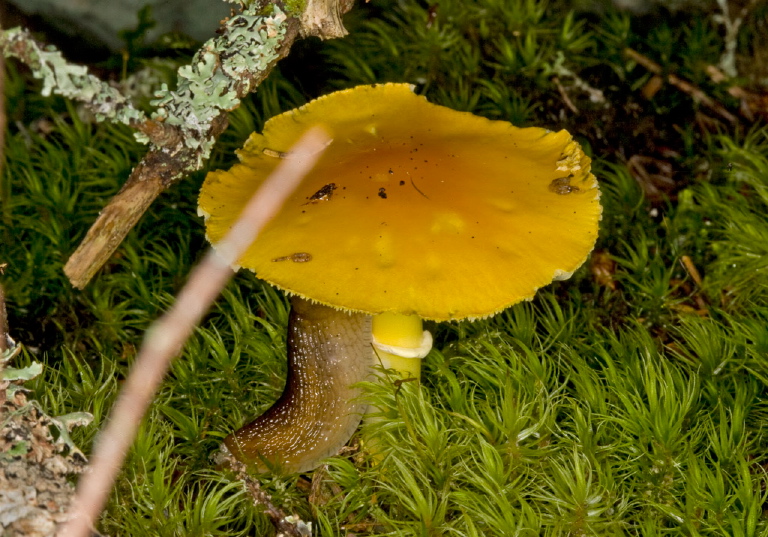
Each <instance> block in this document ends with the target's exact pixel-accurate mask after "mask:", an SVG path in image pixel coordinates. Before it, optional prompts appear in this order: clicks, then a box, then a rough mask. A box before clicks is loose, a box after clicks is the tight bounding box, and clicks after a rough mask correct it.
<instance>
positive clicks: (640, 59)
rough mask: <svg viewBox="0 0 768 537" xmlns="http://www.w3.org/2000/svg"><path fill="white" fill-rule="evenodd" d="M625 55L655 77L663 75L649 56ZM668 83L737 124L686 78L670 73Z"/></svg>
mask: <svg viewBox="0 0 768 537" xmlns="http://www.w3.org/2000/svg"><path fill="white" fill-rule="evenodd" d="M624 54H625V55H626V56H628V57H629V58H631V59H632V60H634V61H636V62H637V63H639V64H640V65H642V66H643V67H645V68H646V69H648V70H649V71H650V72H652V73H653V74H655V75H659V76H661V75H663V74H664V69H663V68H662V67H661V65H659V64H658V63H656V62H654V61H653V60H651V59H650V58H648V57H647V56H643V55H642V54H640V53H639V52H637V51H636V50H633V49H631V48H625V49H624ZM667 81H668V82H669V83H670V84H672V85H673V86H675V87H676V88H677V89H679V90H680V91H682V92H684V93H686V94H687V95H689V96H690V97H692V98H693V100H695V101H698V102H700V103H701V104H703V105H704V106H706V107H707V108H709V109H711V110H712V111H713V112H715V113H716V114H717V115H719V116H720V117H722V118H723V119H725V120H726V121H728V122H729V123H736V122H737V121H738V119H737V118H736V116H734V115H733V114H731V113H730V112H729V111H728V110H726V109H725V107H724V106H723V105H722V104H720V103H719V102H717V101H715V100H714V99H712V98H711V97H710V96H709V95H707V94H706V93H704V91H703V90H702V89H701V88H699V87H697V86H694V85H693V84H692V83H690V82H688V81H687V80H685V79H684V78H681V77H679V76H677V75H675V74H672V73H669V74H668V75H667Z"/></svg>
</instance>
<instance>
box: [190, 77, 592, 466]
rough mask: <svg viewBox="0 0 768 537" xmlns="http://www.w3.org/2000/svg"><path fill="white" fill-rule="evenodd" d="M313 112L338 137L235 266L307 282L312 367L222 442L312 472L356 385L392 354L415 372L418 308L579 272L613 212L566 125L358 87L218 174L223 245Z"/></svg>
mask: <svg viewBox="0 0 768 537" xmlns="http://www.w3.org/2000/svg"><path fill="white" fill-rule="evenodd" d="M317 124H321V125H322V126H323V127H324V128H325V129H326V130H327V131H328V132H329V133H330V135H331V138H332V141H331V143H330V145H329V146H328V147H327V148H326V150H325V152H324V154H323V155H322V156H321V157H320V160H319V162H318V164H317V165H316V167H315V168H314V170H313V171H312V172H311V173H310V174H308V175H307V177H306V178H305V180H304V181H303V182H302V183H301V185H300V186H299V187H298V188H297V190H296V191H295V192H294V194H293V196H292V197H290V198H289V199H288V201H287V202H286V203H285V205H284V206H283V209H282V210H281V211H280V213H278V214H277V215H276V216H275V218H274V219H273V220H272V221H271V222H270V223H269V224H268V225H267V226H266V227H265V229H264V230H263V232H262V233H261V235H260V236H259V238H258V239H257V240H256V242H255V243H254V244H253V245H252V246H251V248H250V249H249V250H248V251H247V253H246V254H245V255H244V256H243V257H242V258H241V259H240V263H239V264H240V266H242V267H245V268H249V269H251V270H253V271H254V272H255V273H256V275H257V276H258V277H259V278H262V279H264V280H266V281H267V282H269V283H271V284H273V285H275V286H277V287H280V288H281V289H284V290H285V291H287V292H288V293H289V294H291V295H294V299H293V301H292V304H293V309H294V313H293V314H292V315H293V316H294V317H293V318H292V321H291V325H290V326H289V331H290V334H289V362H291V363H290V367H291V368H298V369H294V370H293V371H291V372H290V373H289V378H288V382H287V383H286V389H285V392H284V393H283V396H282V397H281V398H280V400H279V401H278V402H277V403H276V404H275V406H274V407H272V408H271V409H270V410H269V411H267V413H265V414H264V415H263V416H261V417H259V418H257V420H256V421H254V422H253V423H251V424H249V425H247V426H245V427H243V428H242V429H240V430H239V431H237V432H235V433H234V434H233V435H231V436H230V437H228V439H227V440H226V441H225V443H226V445H227V446H228V448H229V449H230V450H231V451H232V452H233V454H234V455H235V456H237V457H238V458H240V459H243V460H246V461H249V462H254V463H257V464H261V466H262V467H270V466H272V465H274V466H275V467H277V468H280V469H281V470H283V471H306V470H309V469H312V468H314V467H315V466H317V465H318V464H319V462H320V460H321V459H322V458H324V457H327V456H330V455H333V454H334V453H335V452H336V451H337V450H338V449H339V448H340V447H342V446H343V444H344V443H346V441H347V440H348V439H349V436H351V434H352V433H353V432H354V429H355V428H356V427H357V425H358V423H359V420H360V416H361V414H362V412H364V408H361V407H360V405H359V404H358V405H355V404H354V403H349V399H350V398H354V395H355V392H354V390H352V389H351V388H349V386H350V384H352V383H354V382H357V381H359V380H363V379H364V378H365V377H366V376H367V375H368V373H369V371H370V368H371V366H372V365H373V364H374V363H378V361H379V359H382V360H384V362H383V363H384V365H385V366H387V367H393V368H395V369H398V370H400V371H401V372H402V373H403V374H404V375H406V376H408V375H410V376H416V377H418V375H419V371H420V367H421V366H420V359H421V358H423V357H424V356H425V355H426V354H427V352H429V349H430V347H431V337H430V336H429V334H428V333H425V332H423V329H422V325H421V320H422V319H430V320H436V321H443V320H457V319H477V318H482V317H487V316H490V315H493V314H495V313H497V312H499V311H501V310H503V309H504V308H506V307H508V306H510V305H512V304H515V303H517V302H520V301H521V300H526V299H531V298H532V297H533V296H534V294H535V292H536V290H537V289H538V288H540V287H542V286H544V285H547V284H549V283H550V282H552V281H553V280H557V279H566V278H568V277H570V275H571V274H572V273H573V271H575V270H576V269H577V268H578V267H579V266H580V265H581V264H582V263H583V262H584V261H585V260H586V258H587V256H588V255H589V252H590V251H591V250H592V248H593V247H594V244H595V241H596V239H597V230H598V222H599V220H600V215H601V211H602V208H601V206H600V201H599V200H600V192H599V189H598V185H597V181H596V179H595V177H594V175H592V174H591V173H590V162H591V161H590V159H589V157H587V156H586V155H584V153H583V151H582V150H581V148H580V147H579V145H578V144H577V143H576V142H575V141H574V140H573V139H572V137H571V135H570V134H569V133H568V132H566V131H560V132H550V131H547V130H545V129H542V128H525V129H521V128H517V127H514V126H513V125H511V124H510V123H507V122H502V121H491V120H488V119H485V118H482V117H478V116H474V115H472V114H469V113H465V112H457V111H455V110H451V109H449V108H445V107H442V106H438V105H434V104H431V103H429V102H428V101H427V100H426V99H425V98H424V97H421V96H418V95H416V94H414V93H413V91H412V87H411V86H409V85H407V84H383V85H374V86H359V87H356V88H353V89H349V90H344V91H340V92H336V93H332V94H330V95H327V96H324V97H321V98H319V99H316V100H314V101H312V102H310V103H308V104H306V105H305V106H302V107H301V108H298V109H295V110H292V111H290V112H286V113H284V114H281V115H279V116H276V117H274V118H272V119H270V120H269V121H268V122H267V123H266V124H265V126H264V132H263V134H253V135H251V137H250V138H249V140H248V141H247V142H246V144H245V147H244V148H243V149H242V150H241V151H239V152H238V157H239V158H240V163H239V164H236V165H235V166H233V167H232V168H231V169H230V170H229V171H215V172H211V173H210V174H209V175H208V177H207V178H206V180H205V184H204V185H203V189H202V191H201V194H200V208H199V212H200V214H201V215H203V216H204V217H205V220H206V234H207V237H208V239H209V240H210V241H211V243H212V244H214V246H215V244H216V243H217V242H218V241H219V240H220V239H221V238H222V237H223V236H224V234H225V233H226V232H227V230H228V229H229V228H230V227H231V226H232V224H233V223H234V221H235V220H236V219H237V216H238V214H239V213H240V211H241V210H242V208H243V206H244V204H245V202H246V201H247V200H248V199H249V198H250V196H251V194H252V193H253V192H254V191H255V190H256V188H257V187H258V186H259V185H260V184H261V182H262V181H263V180H264V179H265V178H266V177H267V176H268V175H269V174H270V172H272V170H273V169H274V168H275V167H276V166H277V164H278V162H279V160H280V159H281V158H292V157H291V154H290V153H287V151H288V148H290V147H291V146H292V145H293V144H294V143H295V142H296V140H298V138H299V137H300V136H301V134H302V133H303V132H304V131H305V130H306V129H307V128H309V127H311V126H313V125H317ZM297 297H299V298H297ZM337 310H343V312H340V311H337ZM344 312H350V313H344ZM369 316H373V317H372V318H373V322H372V323H371V321H370V317H369ZM315 321H316V322H317V324H312V323H313V322H315ZM371 325H372V327H373V328H372V330H373V332H372V333H371ZM325 332H327V336H326V335H325ZM372 346H373V347H374V348H376V349H377V351H376V353H375V354H374V353H373V352H372V351H371V347H372ZM347 354H351V355H349V356H347ZM374 360H375V361H374ZM323 367H328V368H330V370H329V371H327V372H325V373H322V372H320V370H319V369H320V368H323ZM345 387H346V388H345ZM337 388H338V389H339V390H341V392H334V395H331V394H329V391H331V390H332V389H334V390H335V389H337ZM342 392H343V393H342ZM313 405H314V406H313ZM317 406H319V407H320V408H316V407H317ZM291 420H294V421H291Z"/></svg>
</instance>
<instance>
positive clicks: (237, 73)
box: [152, 6, 287, 169]
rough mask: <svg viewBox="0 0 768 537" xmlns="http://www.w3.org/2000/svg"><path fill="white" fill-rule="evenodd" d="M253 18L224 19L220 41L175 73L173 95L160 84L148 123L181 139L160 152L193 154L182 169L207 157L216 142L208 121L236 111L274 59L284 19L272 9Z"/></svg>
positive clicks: (249, 15)
mask: <svg viewBox="0 0 768 537" xmlns="http://www.w3.org/2000/svg"><path fill="white" fill-rule="evenodd" d="M255 12H256V8H255V7H253V6H252V7H249V8H247V9H246V10H245V11H243V13H241V14H238V15H235V16H234V17H232V18H231V19H229V20H228V21H227V22H226V25H225V29H226V30H225V32H224V33H223V35H221V36H219V37H217V38H215V39H211V40H209V41H207V42H206V43H205V44H204V45H203V46H202V48H201V49H200V50H199V51H198V52H197V53H196V54H195V57H194V58H193V59H192V62H191V63H190V64H189V65H186V66H184V67H181V68H180V69H179V71H178V76H179V79H178V87H177V89H176V90H175V91H171V90H169V89H168V87H167V86H166V85H165V84H163V86H162V88H161V89H160V91H159V92H157V97H158V98H157V99H156V100H154V101H152V104H153V105H154V106H157V107H158V108H157V111H156V112H155V113H154V114H153V115H152V119H153V120H155V121H157V122H159V123H163V124H165V125H169V126H173V127H175V128H176V129H178V130H179V131H180V133H181V136H180V138H179V139H178V140H177V141H176V147H166V150H167V151H170V152H171V153H174V152H176V151H178V150H180V149H182V148H183V147H187V148H189V149H194V150H196V152H197V155H196V159H195V160H194V162H192V163H190V168H188V169H197V168H199V167H200V165H202V162H203V160H205V159H206V158H207V157H208V155H209V154H210V150H211V148H212V147H213V144H214V143H215V141H216V139H215V137H214V136H211V132H210V131H211V126H212V125H213V123H214V121H215V120H216V119H217V118H219V117H220V116H221V114H222V112H228V111H230V110H234V109H235V108H237V107H238V106H239V104H240V99H241V98H242V97H243V96H245V95H247V94H248V93H250V92H251V91H252V90H253V89H254V88H255V86H256V85H257V84H258V83H259V82H260V81H261V80H262V79H263V78H264V76H265V75H264V74H265V73H266V72H268V71H269V67H270V66H271V64H272V63H273V62H274V61H276V60H277V59H278V57H279V54H278V48H279V46H280V44H281V43H282V42H283V41H284V40H285V36H286V32H287V24H286V20H287V16H286V15H285V13H283V12H282V11H281V10H280V8H279V7H277V6H274V7H273V11H272V13H271V14H270V15H269V16H259V15H257V14H256V13H255Z"/></svg>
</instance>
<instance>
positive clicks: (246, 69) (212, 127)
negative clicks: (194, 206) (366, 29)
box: [0, 0, 352, 289]
mask: <svg viewBox="0 0 768 537" xmlns="http://www.w3.org/2000/svg"><path fill="white" fill-rule="evenodd" d="M258 4H259V3H258V2H254V3H253V4H252V5H251V6H249V7H247V8H245V9H243V11H242V12H241V13H239V14H237V15H234V16H232V17H231V18H229V19H227V20H225V21H224V22H223V25H222V28H221V29H220V32H219V33H220V35H219V36H218V37H216V38H214V39H211V40H209V41H207V42H206V43H205V44H204V45H203V46H202V47H201V49H200V50H199V51H198V52H197V53H196V54H195V56H194V58H193V59H192V62H191V63H190V64H189V65H187V66H184V67H182V68H180V69H179V71H178V84H177V89H176V90H175V91H171V90H169V89H168V88H167V87H166V86H165V85H164V86H163V88H162V89H161V90H160V91H159V92H158V93H157V97H158V98H157V99H156V100H154V101H152V104H153V105H154V106H156V107H157V110H156V111H155V112H154V113H153V114H152V116H151V118H147V117H146V115H145V114H144V113H143V112H141V111H139V110H137V109H135V108H134V107H133V105H131V103H130V102H129V101H128V99H127V98H126V97H125V96H123V95H122V94H121V93H120V92H119V91H117V89H115V88H113V87H112V86H110V85H109V84H107V83H105V82H103V81H101V80H99V79H98V78H96V77H94V76H92V75H89V74H88V72H87V70H86V68H85V67H83V66H77V65H70V64H68V63H67V62H66V61H65V60H64V59H63V57H62V56H61V54H60V53H59V52H58V51H55V50H51V49H50V47H44V46H42V45H40V44H39V43H36V42H35V41H34V40H33V39H32V37H31V36H30V34H29V32H27V31H25V30H21V29H13V30H8V31H6V32H0V50H2V51H3V53H4V54H5V55H7V56H15V57H17V58H19V59H20V60H21V61H23V62H24V63H26V64H27V65H28V66H29V67H30V68H31V69H32V72H33V74H34V76H35V77H37V78H40V79H42V80H43V94H44V95H48V94H50V93H51V92H55V93H58V94H61V95H64V96H65V97H68V98H71V99H75V100H78V101H81V102H83V103H85V105H86V106H87V107H88V108H89V109H90V110H92V111H93V112H94V113H95V115H96V117H97V119H98V120H110V121H115V122H120V123H124V124H127V125H129V126H131V127H132V128H134V129H136V130H137V132H136V133H135V136H136V138H137V139H138V140H140V141H142V142H145V143H148V144H149V151H148V152H147V154H146V155H145V157H144V158H143V159H142V161H141V162H140V163H139V165H138V166H136V168H135V169H134V170H133V172H132V173H131V175H130V177H129V178H128V180H127V181H126V183H125V185H124V186H123V188H122V189H121V190H120V192H118V193H117V194H116V195H115V196H114V198H112V200H110V202H109V203H108V204H107V206H106V207H105V208H104V209H103V210H102V212H101V214H100V215H99V217H98V218H97V220H96V221H95V222H94V224H93V225H92V227H91V229H90V230H89V231H88V233H87V234H86V236H85V238H84V239H83V241H82V243H81V244H80V246H79V247H78V248H77V250H75V252H74V253H73V254H72V256H71V257H70V258H69V260H68V261H67V263H66V265H65V266H64V272H65V273H66V275H67V276H68V277H69V280H70V282H71V283H72V285H74V286H75V287H77V288H80V289H82V288H83V287H85V285H86V284H87V283H88V282H89V281H90V280H91V278H92V277H93V275H94V274H95V273H96V272H97V271H98V270H99V269H100V268H101V267H102V265H103V264H104V263H106V261H107V260H108V259H109V257H110V256H111V255H112V253H113V252H114V251H115V249H116V248H117V247H118V246H119V245H120V243H121V242H122V241H123V239H124V238H125V236H126V235H127V234H128V232H129V231H130V230H131V229H132V228H133V226H134V225H135V224H136V222H138V220H139V219H140V218H141V216H142V215H143V214H144V212H145V211H146V210H147V208H148V207H149V206H150V205H151V204H152V202H153V201H154V200H155V198H157V196H158V195H159V194H160V193H161V192H162V191H163V190H165V189H166V188H168V187H169V186H170V185H171V184H173V183H174V182H176V181H178V180H179V179H180V178H181V177H183V176H185V175H186V174H188V173H190V172H193V171H196V170H198V169H200V167H201V166H202V164H203V162H205V160H206V159H207V158H208V156H209V155H210V151H211V149H212V148H213V145H214V143H215V142H216V139H217V138H218V136H219V135H220V134H221V133H222V132H223V131H224V129H225V128H226V125H227V112H229V111H231V110H234V109H235V108H237V107H238V106H239V105H240V100H241V99H242V98H243V97H245V96H246V95H247V94H248V93H250V92H252V91H254V90H255V88H256V87H257V86H258V85H259V84H260V83H261V81H262V80H264V79H265V78H266V77H267V75H268V74H269V73H270V71H271V70H272V68H273V67H274V65H275V64H276V63H277V61H278V60H280V59H282V58H283V57H285V56H286V55H287V54H288V51H289V50H290V47H291V45H292V44H293V42H294V41H295V39H296V37H297V36H298V35H299V32H301V33H302V34H304V35H318V36H320V37H323V38H329V37H336V36H339V35H343V34H344V33H345V31H344V28H343V26H341V22H340V14H341V13H343V12H345V11H348V10H349V9H350V8H351V4H352V0H322V1H319V0H310V1H308V3H307V6H306V9H305V11H304V12H303V13H298V14H296V16H290V17H289V16H288V15H286V14H285V13H284V12H283V10H282V9H281V8H280V7H279V6H277V5H272V6H271V9H270V12H269V13H268V14H266V15H264V14H263V13H264V7H263V6H259V5H258ZM321 15H325V16H327V17H329V18H330V19H331V22H330V23H328V24H323V23H322V17H321ZM305 17H306V18H307V20H306V23H305V24H306V27H305V26H302V24H303V22H304V18H305Z"/></svg>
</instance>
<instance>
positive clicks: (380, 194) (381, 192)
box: [379, 188, 387, 200]
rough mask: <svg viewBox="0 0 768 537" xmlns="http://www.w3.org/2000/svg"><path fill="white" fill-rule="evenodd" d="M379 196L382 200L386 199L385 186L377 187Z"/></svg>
mask: <svg viewBox="0 0 768 537" xmlns="http://www.w3.org/2000/svg"><path fill="white" fill-rule="evenodd" d="M379 197H380V198H381V199H383V200H385V199H387V189H386V188H380V189H379Z"/></svg>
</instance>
